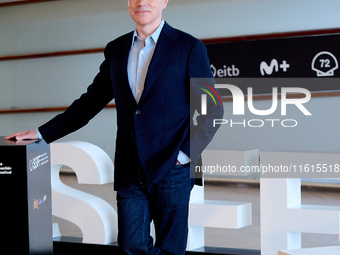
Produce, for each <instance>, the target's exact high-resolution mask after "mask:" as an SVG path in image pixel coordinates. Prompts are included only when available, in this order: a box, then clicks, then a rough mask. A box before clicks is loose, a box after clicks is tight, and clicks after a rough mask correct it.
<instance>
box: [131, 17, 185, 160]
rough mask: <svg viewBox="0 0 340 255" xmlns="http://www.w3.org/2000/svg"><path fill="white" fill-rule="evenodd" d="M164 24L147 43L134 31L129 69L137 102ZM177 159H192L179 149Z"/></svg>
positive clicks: (148, 38) (146, 40)
mask: <svg viewBox="0 0 340 255" xmlns="http://www.w3.org/2000/svg"><path fill="white" fill-rule="evenodd" d="M163 26H164V20H163V19H162V22H161V24H160V25H159V26H158V28H157V29H156V30H155V32H153V34H151V35H150V36H148V37H147V38H146V39H145V45H144V42H143V40H142V38H140V37H139V36H138V34H137V30H135V31H134V33H133V38H132V45H131V49H130V54H129V59H128V65H127V71H128V78H129V83H130V87H131V90H132V93H133V95H134V97H135V99H136V102H137V103H138V102H139V100H140V98H141V95H142V93H143V90H144V83H145V78H146V75H147V73H148V69H149V65H150V62H151V59H152V56H153V53H154V51H155V48H156V44H157V41H158V38H159V35H160V33H161V31H162V28H163ZM177 160H178V161H179V162H180V163H181V164H186V163H188V162H189V161H190V158H189V157H188V156H187V155H185V154H184V153H183V152H182V151H179V154H178V156H177Z"/></svg>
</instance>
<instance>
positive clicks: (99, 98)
mask: <svg viewBox="0 0 340 255" xmlns="http://www.w3.org/2000/svg"><path fill="white" fill-rule="evenodd" d="M104 55H105V60H104V62H103V63H102V64H101V66H100V70H99V73H98V74H97V75H96V77H95V78H94V80H93V83H92V84H91V85H90V86H88V88H87V91H86V92H85V93H84V94H82V95H81V96H80V97H79V98H78V99H77V100H75V101H74V102H73V103H72V104H71V105H70V106H69V107H68V108H67V109H66V110H65V112H63V113H61V114H59V115H57V116H56V117H54V118H53V119H51V120H50V121H48V122H47V123H45V124H44V125H42V126H40V127H39V132H40V133H41V135H42V137H43V138H44V140H45V141H46V142H47V143H51V142H53V141H55V140H57V139H59V138H61V137H63V136H65V135H67V134H69V133H72V132H74V131H76V130H78V129H80V128H81V127H83V126H85V125H86V124H87V123H88V122H89V121H90V120H91V119H92V118H93V117H94V116H95V115H96V114H98V113H99V112H100V111H101V110H102V109H103V108H104V107H105V106H106V105H107V104H108V103H109V102H110V101H111V100H112V99H113V98H114V95H113V90H112V85H111V80H110V56H111V53H110V47H106V49H105V52H104Z"/></svg>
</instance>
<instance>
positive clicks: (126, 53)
mask: <svg viewBox="0 0 340 255" xmlns="http://www.w3.org/2000/svg"><path fill="white" fill-rule="evenodd" d="M132 36H133V32H131V33H129V34H128V35H127V41H126V43H125V44H124V46H125V47H124V49H123V65H122V71H121V74H122V76H123V82H122V84H120V86H122V89H123V90H124V91H125V93H126V94H127V95H129V98H128V99H129V100H131V101H132V102H133V103H134V104H136V105H137V103H136V100H135V97H134V96H133V93H132V90H131V87H130V83H129V78H128V72H127V65H128V59H129V54H130V49H131V44H132Z"/></svg>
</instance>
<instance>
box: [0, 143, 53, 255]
mask: <svg viewBox="0 0 340 255" xmlns="http://www.w3.org/2000/svg"><path fill="white" fill-rule="evenodd" d="M0 203H1V207H0V208H1V209H0V222H1V223H0V226H1V227H0V253H1V254H6V255H9V254H13V255H14V254H15V255H18V254H34V255H40V254H44V255H49V254H51V255H52V254H53V241H52V240H53V239H52V205H51V171H50V149H49V145H47V144H46V143H45V142H44V141H34V140H25V141H15V140H5V139H4V137H0Z"/></svg>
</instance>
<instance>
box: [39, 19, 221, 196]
mask: <svg viewBox="0 0 340 255" xmlns="http://www.w3.org/2000/svg"><path fill="white" fill-rule="evenodd" d="M132 35H133V33H132V32H130V33H128V34H125V35H123V36H121V37H119V38H117V39H116V40H114V41H112V42H110V43H108V45H107V46H106V48H105V51H104V55H105V60H104V62H103V63H102V64H101V66H100V71H99V73H98V74H97V76H96V77H95V79H94V80H93V83H92V84H91V85H90V86H89V87H88V88H87V92H86V93H84V94H83V95H81V97H80V98H79V99H77V100H75V101H74V102H73V103H72V105H71V106H70V107H69V108H68V109H67V110H66V111H65V112H64V113H62V114H60V115H58V116H56V117H55V118H53V119H52V120H50V121H49V122H47V123H46V124H44V125H42V126H41V127H39V131H40V133H41V134H42V137H43V138H44V140H45V141H46V142H48V143H50V142H52V141H55V140H57V139H59V138H61V137H63V136H65V135H67V134H69V133H71V132H73V131H75V130H77V129H79V128H81V127H83V126H84V125H86V124H87V123H88V122H89V120H90V119H92V118H93V117H94V116H95V115H96V114H97V113H98V112H99V111H101V110H102V109H103V108H104V107H105V106H106V105H107V104H108V103H109V102H110V101H111V100H112V99H113V98H114V99H115V103H116V110H117V127H118V130H117V135H116V151H115V160H114V164H115V189H118V188H119V187H120V186H122V185H123V183H126V181H127V180H128V179H129V178H130V177H131V174H132V172H131V171H132V170H131V167H133V162H131V153H132V151H133V149H134V148H136V146H137V150H138V156H139V159H140V163H141V166H142V168H143V170H144V171H145V173H146V174H147V176H148V177H149V178H150V179H151V180H152V181H153V182H155V183H158V182H159V181H160V180H161V179H162V177H163V176H164V175H165V174H166V173H167V172H168V171H169V170H170V169H172V168H173V167H174V165H175V164H176V160H177V155H178V152H179V150H181V151H183V152H184V153H185V154H186V155H188V156H189V157H190V158H191V159H192V161H193V163H196V162H197V161H198V159H199V157H200V153H201V152H202V151H203V149H204V148H205V147H206V145H207V144H208V143H209V142H210V140H211V139H212V137H213V135H214V134H215V132H216V130H217V127H213V125H212V120H213V119H214V118H222V115H223V110H222V108H223V107H222V105H218V106H216V105H213V103H212V102H210V101H209V100H208V109H209V110H208V114H207V115H205V116H200V117H198V125H197V126H193V125H192V116H193V114H194V111H195V109H194V108H197V110H198V112H200V107H201V105H200V93H204V92H203V91H202V90H199V89H195V91H196V92H197V93H196V94H197V95H196V97H197V99H199V100H197V102H195V103H193V102H192V103H191V105H192V106H194V107H191V108H190V93H191V94H193V92H192V90H193V87H192V86H191V85H190V78H199V77H206V78H212V74H211V70H210V63H209V59H208V56H207V52H206V48H205V46H204V44H203V43H202V42H201V41H200V40H198V39H196V38H194V37H192V36H191V35H189V34H186V33H184V32H182V31H180V30H177V29H174V28H172V27H171V26H169V25H168V24H167V23H165V24H164V27H163V29H162V31H161V34H160V37H159V39H158V42H157V46H156V49H155V52H154V55H153V57H152V60H151V63H150V66H149V69H148V74H147V77H146V80H145V86H144V91H143V93H142V96H141V99H140V101H139V103H138V104H137V103H136V101H135V99H134V97H133V94H132V91H131V89H130V85H129V82H128V74H127V61H128V55H129V52H130V47H131V42H132ZM208 98H209V97H208ZM210 105H211V107H209V106H210ZM200 118H201V119H200ZM190 129H191V134H190ZM190 144H191V146H190ZM190 147H191V148H194V149H191V150H190Z"/></svg>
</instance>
